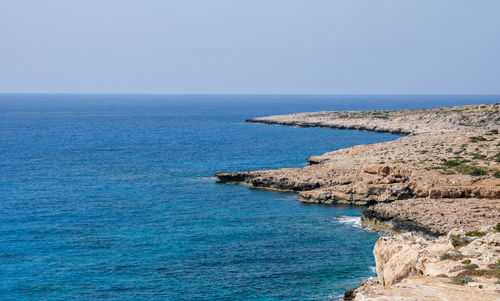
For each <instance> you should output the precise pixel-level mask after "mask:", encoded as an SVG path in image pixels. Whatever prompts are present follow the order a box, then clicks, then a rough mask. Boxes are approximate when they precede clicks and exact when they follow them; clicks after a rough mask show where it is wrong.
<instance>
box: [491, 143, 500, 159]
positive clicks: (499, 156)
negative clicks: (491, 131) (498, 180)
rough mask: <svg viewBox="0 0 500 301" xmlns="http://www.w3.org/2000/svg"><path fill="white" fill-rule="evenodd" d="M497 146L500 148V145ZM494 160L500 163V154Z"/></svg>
mask: <svg viewBox="0 0 500 301" xmlns="http://www.w3.org/2000/svg"><path fill="white" fill-rule="evenodd" d="M497 146H500V144H498V145H497ZM493 160H494V161H495V162H499V163H500V153H498V154H496V155H494V156H493Z"/></svg>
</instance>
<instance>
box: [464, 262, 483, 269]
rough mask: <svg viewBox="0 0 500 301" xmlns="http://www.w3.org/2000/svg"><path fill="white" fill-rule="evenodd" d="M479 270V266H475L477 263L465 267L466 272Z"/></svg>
mask: <svg viewBox="0 0 500 301" xmlns="http://www.w3.org/2000/svg"><path fill="white" fill-rule="evenodd" d="M477 268H479V266H478V265H477V264H475V263H473V264H468V265H466V266H464V269H466V270H475V269H477Z"/></svg>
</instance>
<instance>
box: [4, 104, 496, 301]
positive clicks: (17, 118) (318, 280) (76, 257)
mask: <svg viewBox="0 0 500 301" xmlns="http://www.w3.org/2000/svg"><path fill="white" fill-rule="evenodd" d="M499 101H500V97H497V96H202V95H200V96H175V95H170V96H161V95H149V96H141V95H9V94H0V299H1V300H197V299H205V300H242V299H243V300H329V299H331V298H334V297H337V296H340V295H342V294H343V292H344V291H345V290H347V289H349V288H351V287H354V286H356V285H358V284H359V282H360V281H362V280H363V279H366V278H368V277H372V276H374V272H373V270H372V267H373V266H374V265H375V264H374V259H373V256H372V248H373V245H374V243H375V242H376V240H377V239H378V237H379V235H378V234H376V233H372V232H369V231H366V230H364V229H361V228H360V227H359V218H358V217H359V216H360V213H361V212H362V210H363V208H360V207H341V206H320V205H308V204H303V203H300V202H297V201H295V198H296V195H294V194H287V193H278V192H269V191H260V190H252V189H249V188H248V187H245V186H238V185H224V184H217V183H215V182H214V178H213V175H214V174H215V173H216V172H218V171H242V170H257V169H265V168H279V167H298V166H304V165H305V161H304V159H305V158H306V157H307V156H310V155H320V154H322V153H325V152H327V151H332V150H335V149H340V148H345V147H350V146H353V145H358V144H367V143H376V142H380V141H388V140H393V139H396V138H398V136H395V135H388V134H377V133H368V132H361V131H346V130H330V129H318V128H293V127H280V126H270V125H259V124H247V123H244V120H245V119H246V118H250V117H257V116H265V115H271V114H284V113H293V112H302V111H318V110H367V109H401V108H422V107H433V106H442V105H460V104H472V103H492V102H499ZM337 215H346V216H350V217H352V218H349V219H337V218H336V217H335V216H337Z"/></svg>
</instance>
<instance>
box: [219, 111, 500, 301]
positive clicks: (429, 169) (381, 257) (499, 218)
mask: <svg viewBox="0 0 500 301" xmlns="http://www.w3.org/2000/svg"><path fill="white" fill-rule="evenodd" d="M247 122H252V123H263V124H272V125H286V126H297V127H326V128H333V129H355V130H366V131H375V132H384V133H393V134H401V135H405V136H402V137H400V138H399V139H396V140H394V141H390V142H384V143H377V144H372V145H359V146H355V147H352V148H348V149H341V150H337V151H334V152H329V153H326V154H323V155H321V156H313V157H309V158H307V161H308V162H309V163H310V164H309V165H308V166H305V167H303V168H281V169H278V170H261V171H249V172H236V173H227V172H220V173H217V174H216V180H217V182H220V183H231V184H243V185H248V186H250V187H252V188H257V189H277V190H281V191H293V192H297V193H298V194H299V200H300V201H304V202H313V203H324V204H351V205H368V206H369V207H368V209H367V210H365V212H364V213H363V215H362V222H363V224H364V225H370V226H371V227H372V228H374V229H377V228H386V229H387V228H388V229H391V230H392V231H394V232H395V233H401V234H397V235H394V236H391V237H383V238H381V239H380V240H379V241H378V242H377V244H376V246H375V249H374V254H375V259H376V264H377V275H378V278H376V279H373V280H369V281H365V282H363V283H362V284H361V286H360V287H359V288H357V289H354V290H350V291H348V292H346V296H345V299H346V300H393V299H397V300H452V299H453V300H499V298H500V261H499V260H500V232H499V231H500V224H499V222H500V104H487V105H470V106H459V107H448V108H434V109H421V110H398V111H345V112H312V113H299V114H289V115H277V116H269V117H259V118H252V119H248V120H247ZM457 241H459V242H457ZM447 254H448V255H447ZM398 298H399V299H398Z"/></svg>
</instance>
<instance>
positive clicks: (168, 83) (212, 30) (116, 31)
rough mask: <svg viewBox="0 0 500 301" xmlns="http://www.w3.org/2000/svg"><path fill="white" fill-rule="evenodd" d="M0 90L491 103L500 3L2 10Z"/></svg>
mask: <svg viewBox="0 0 500 301" xmlns="http://www.w3.org/2000/svg"><path fill="white" fill-rule="evenodd" d="M0 43H1V44H0V92H44V93H52V92H59V93H219V94H226V93H235V94H386V93H387V94H440V93H445V94H475V93H485V94H500V1H499V0H481V1H477V0H470V1H463V0H447V1H443V0H418V1H417V0H414V1H406V0H390V1H389V0H377V1H375V0H366V1H358V0H343V1H335V0H239V1H237V0H176V1H170V0H43V1H41V0H32V1H27V0H2V1H0Z"/></svg>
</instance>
